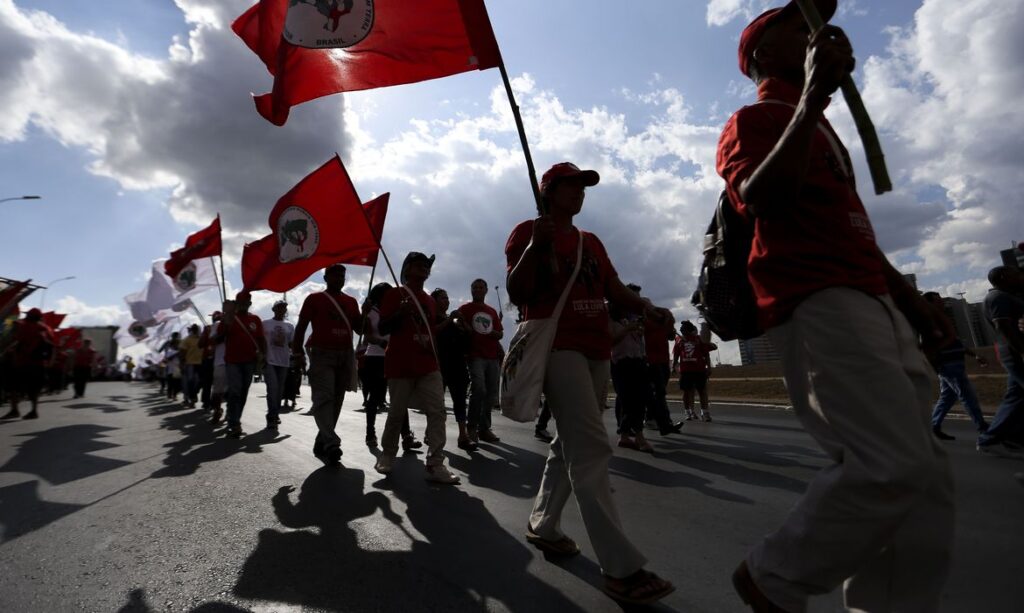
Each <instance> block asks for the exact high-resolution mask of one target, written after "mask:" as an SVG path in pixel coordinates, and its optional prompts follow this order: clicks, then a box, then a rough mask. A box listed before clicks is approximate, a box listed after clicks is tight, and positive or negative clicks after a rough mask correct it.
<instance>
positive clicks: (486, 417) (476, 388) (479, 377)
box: [459, 279, 504, 443]
mask: <svg viewBox="0 0 1024 613" xmlns="http://www.w3.org/2000/svg"><path fill="white" fill-rule="evenodd" d="M469 291H470V295H471V296H472V297H473V300H472V302H467V303H466V304H464V305H462V306H460V307H459V314H460V316H461V319H462V321H463V322H464V323H465V326H466V328H467V329H468V330H469V332H470V336H469V356H468V357H469V379H470V386H471V389H470V395H469V419H468V424H467V426H468V436H469V440H470V442H472V443H477V442H479V441H483V442H485V443H497V442H498V441H500V440H501V439H499V438H498V437H497V436H495V434H494V432H493V431H492V430H491V411H493V410H494V407H495V406H496V405H497V404H498V385H499V383H500V377H501V362H500V361H499V360H498V356H499V353H500V351H501V345H500V344H499V343H498V341H500V340H501V337H502V335H503V334H504V332H503V330H502V327H501V320H500V319H499V318H498V312H497V311H495V310H494V309H493V308H492V307H491V306H490V305H488V304H487V303H485V302H484V298H485V297H486V296H487V281H484V280H483V279H477V280H475V281H473V283H472V284H470V286H469Z"/></svg>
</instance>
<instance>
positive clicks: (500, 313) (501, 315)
mask: <svg viewBox="0 0 1024 613" xmlns="http://www.w3.org/2000/svg"><path fill="white" fill-rule="evenodd" d="M494 291H495V293H496V294H497V295H498V321H501V320H503V319H505V309H504V308H503V307H502V305H501V286H500V285H495V286H494Z"/></svg>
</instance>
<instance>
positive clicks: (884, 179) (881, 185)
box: [796, 0, 892, 195]
mask: <svg viewBox="0 0 1024 613" xmlns="http://www.w3.org/2000/svg"><path fill="white" fill-rule="evenodd" d="M796 3H797V6H799V7H800V12H801V13H803V15H804V19H805V20H806V21H807V25H809V26H810V27H811V31H813V32H817V31H818V30H820V29H821V28H823V27H825V20H824V19H822V18H821V14H820V13H819V12H818V7H817V6H815V5H814V0H796ZM839 87H840V88H841V89H842V90H843V98H845V99H846V106H847V107H849V109H850V114H851V115H853V122H854V123H855V124H856V125H857V133H858V134H860V140H861V143H862V144H863V145H864V154H865V155H866V156H867V158H868V170H869V171H870V172H871V182H872V183H873V184H874V186H875V194H878V195H881V194H884V193H885V192H890V191H892V181H890V180H889V171H888V170H887V169H886V168H885V155H884V154H883V153H882V144H881V143H880V142H879V141H878V132H876V131H875V124H873V123H872V122H871V116H870V115H868V110H867V108H866V107H865V106H864V100H862V99H861V97H860V92H858V91H857V84H856V83H854V82H853V75H846V78H845V79H843V82H842V84H841V85H840V86H839Z"/></svg>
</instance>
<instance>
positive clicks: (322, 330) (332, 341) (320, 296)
mask: <svg viewBox="0 0 1024 613" xmlns="http://www.w3.org/2000/svg"><path fill="white" fill-rule="evenodd" d="M331 297H332V298H334V299H335V300H337V301H338V306H340V307H341V310H342V311H344V312H345V317H347V318H348V322H349V324H351V323H352V322H354V321H356V320H358V319H359V303H358V302H356V299H355V298H353V297H352V296H349V295H348V294H343V293H341V292H338V293H337V294H331ZM299 317H300V318H305V319H306V320H307V321H309V322H310V324H312V327H313V332H312V333H311V334H310V335H309V340H308V341H306V346H307V347H317V348H319V349H351V348H352V336H353V334H352V330H351V328H349V326H348V325H347V324H346V323H345V320H344V319H342V317H341V314H340V313H338V309H337V307H335V306H334V303H332V302H331V299H330V298H328V297H327V294H325V293H324V292H317V293H315V294H310V295H309V296H306V300H305V302H303V303H302V310H301V311H299Z"/></svg>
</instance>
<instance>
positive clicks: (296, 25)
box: [282, 0, 374, 49]
mask: <svg viewBox="0 0 1024 613" xmlns="http://www.w3.org/2000/svg"><path fill="white" fill-rule="evenodd" d="M373 19H374V7H373V0H288V14H287V16H286V17H285V22H284V29H283V30H282V35H283V36H284V39H285V40H286V41H288V42H289V43H291V44H293V45H295V46H298V47H307V48H310V49H341V48H345V47H351V46H352V45H355V44H357V43H359V42H360V41H362V40H363V39H364V38H366V37H367V36H369V34H370V30H372V29H373Z"/></svg>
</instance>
